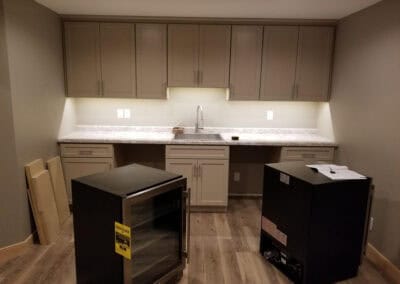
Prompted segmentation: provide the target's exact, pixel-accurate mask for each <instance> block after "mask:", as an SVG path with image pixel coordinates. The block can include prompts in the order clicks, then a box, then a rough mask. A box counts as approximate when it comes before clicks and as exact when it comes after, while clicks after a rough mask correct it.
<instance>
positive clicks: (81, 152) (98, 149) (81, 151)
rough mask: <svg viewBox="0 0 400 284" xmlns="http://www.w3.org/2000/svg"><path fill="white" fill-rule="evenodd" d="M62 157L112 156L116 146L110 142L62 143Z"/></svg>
mask: <svg viewBox="0 0 400 284" xmlns="http://www.w3.org/2000/svg"><path fill="white" fill-rule="evenodd" d="M60 149H61V157H70V158H112V157H114V148H113V145H110V144H104V145H103V144H61V145H60Z"/></svg>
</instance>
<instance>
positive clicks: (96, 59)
mask: <svg viewBox="0 0 400 284" xmlns="http://www.w3.org/2000/svg"><path fill="white" fill-rule="evenodd" d="M99 29H100V25H99V24H98V23H65V60H66V62H65V63H66V64H65V65H66V73H67V88H68V95H69V96H71V97H97V96H100V95H101V65H100V34H99Z"/></svg>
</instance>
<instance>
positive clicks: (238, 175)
mask: <svg viewBox="0 0 400 284" xmlns="http://www.w3.org/2000/svg"><path fill="white" fill-rule="evenodd" d="M233 180H234V181H240V172H234V173H233Z"/></svg>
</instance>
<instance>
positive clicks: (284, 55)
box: [260, 26, 299, 101]
mask: <svg viewBox="0 0 400 284" xmlns="http://www.w3.org/2000/svg"><path fill="white" fill-rule="evenodd" d="M298 36H299V28H298V27H290V26H285V27H279V26H276V27H264V43H263V59H262V71H261V91H260V99H261V100H279V101H287V100H293V99H294V95H295V78H296V60H297V42H298Z"/></svg>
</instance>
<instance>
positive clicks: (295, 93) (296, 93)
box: [294, 84, 299, 99]
mask: <svg viewBox="0 0 400 284" xmlns="http://www.w3.org/2000/svg"><path fill="white" fill-rule="evenodd" d="M298 96H299V84H295V85H294V98H295V99H297V98H298Z"/></svg>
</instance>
